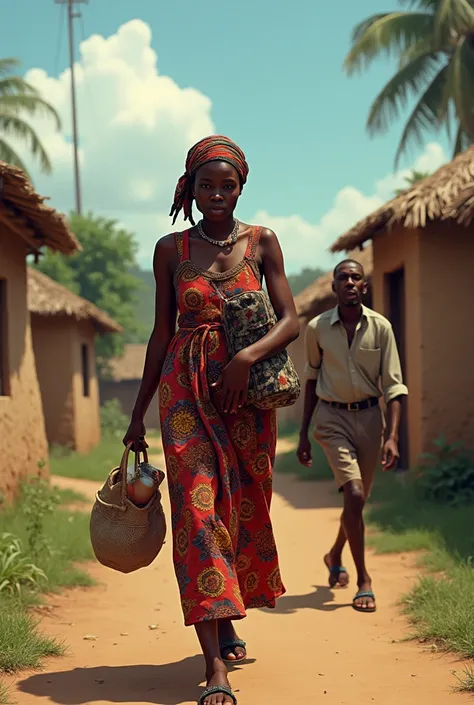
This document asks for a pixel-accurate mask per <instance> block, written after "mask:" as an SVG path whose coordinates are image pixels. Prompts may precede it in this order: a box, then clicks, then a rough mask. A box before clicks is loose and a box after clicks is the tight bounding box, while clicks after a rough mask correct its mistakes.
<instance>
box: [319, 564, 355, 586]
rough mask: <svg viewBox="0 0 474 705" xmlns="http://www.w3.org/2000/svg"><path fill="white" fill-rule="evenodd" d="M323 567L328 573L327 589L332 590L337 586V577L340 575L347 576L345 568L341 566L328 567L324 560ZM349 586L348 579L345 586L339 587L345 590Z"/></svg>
mask: <svg viewBox="0 0 474 705" xmlns="http://www.w3.org/2000/svg"><path fill="white" fill-rule="evenodd" d="M324 565H325V566H326V568H327V569H328V571H329V587H330V588H333V587H336V585H339V576H340V575H341V573H343V574H345V575H348V573H347V570H346V568H344V566H343V565H328V564H327V562H326V559H324ZM348 585H349V578H348V580H347V583H346V584H345V585H342V586H341V587H344V588H346V587H347V586H348Z"/></svg>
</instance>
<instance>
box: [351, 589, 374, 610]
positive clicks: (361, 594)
mask: <svg viewBox="0 0 474 705" xmlns="http://www.w3.org/2000/svg"><path fill="white" fill-rule="evenodd" d="M360 597H370V598H371V599H372V600H373V601H374V602H375V595H374V593H373V592H372V590H367V591H364V590H363V591H362V592H358V593H357V595H355V596H354V599H353V600H352V607H353V608H354V609H355V611H356V612H375V611H376V610H377V606H376V605H374V607H359V606H358V605H356V604H355V601H356V600H358V599H359V598H360Z"/></svg>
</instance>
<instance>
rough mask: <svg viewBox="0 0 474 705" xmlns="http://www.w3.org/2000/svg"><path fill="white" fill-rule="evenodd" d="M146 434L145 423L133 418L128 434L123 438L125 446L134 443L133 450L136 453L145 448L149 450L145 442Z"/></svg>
mask: <svg viewBox="0 0 474 705" xmlns="http://www.w3.org/2000/svg"><path fill="white" fill-rule="evenodd" d="M145 434H146V428H145V424H144V423H143V421H142V420H141V419H134V418H132V420H131V421H130V426H129V427H128V429H127V433H126V434H125V436H124V437H123V444H124V446H127V445H128V444H129V443H133V446H132V450H133V451H134V452H135V453H136V452H138V451H140V450H144V448H148V443H147V442H146V441H145Z"/></svg>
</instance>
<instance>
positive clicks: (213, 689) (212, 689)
mask: <svg viewBox="0 0 474 705" xmlns="http://www.w3.org/2000/svg"><path fill="white" fill-rule="evenodd" d="M218 693H222V694H223V695H228V696H229V698H232V702H233V703H234V705H237V698H236V697H235V695H234V693H233V691H232V688H228V687H227V686H225V685H210V686H209V687H208V688H206V690H205V691H204V693H203V694H202V695H201V697H200V698H199V701H198V705H203V703H204V701H205V699H206V698H207V697H208V696H209V695H217V694H218Z"/></svg>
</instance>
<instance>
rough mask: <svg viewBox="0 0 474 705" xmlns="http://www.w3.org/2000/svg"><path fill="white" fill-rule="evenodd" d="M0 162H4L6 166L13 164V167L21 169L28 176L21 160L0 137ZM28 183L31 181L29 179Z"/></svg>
mask: <svg viewBox="0 0 474 705" xmlns="http://www.w3.org/2000/svg"><path fill="white" fill-rule="evenodd" d="M0 161H2V162H6V163H7V164H13V166H18V167H20V169H23V171H24V172H25V174H27V176H29V174H28V171H27V169H26V166H25V164H24V162H23V160H22V158H21V157H20V156H19V154H17V152H15V150H14V149H13V148H12V147H10V145H9V144H8V143H7V142H5V140H3V139H2V138H1V137H0ZM30 181H31V179H30Z"/></svg>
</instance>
